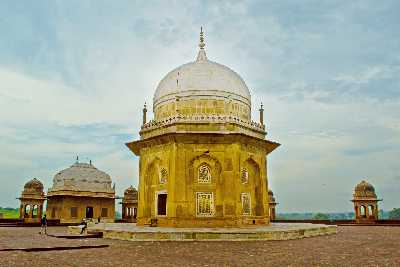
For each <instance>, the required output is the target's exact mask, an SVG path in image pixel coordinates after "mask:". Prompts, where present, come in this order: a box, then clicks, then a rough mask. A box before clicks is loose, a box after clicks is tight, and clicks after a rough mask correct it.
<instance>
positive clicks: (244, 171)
mask: <svg viewBox="0 0 400 267" xmlns="http://www.w3.org/2000/svg"><path fill="white" fill-rule="evenodd" d="M240 180H241V181H242V184H247V183H248V182H249V172H248V171H247V169H245V168H243V169H242V171H241V172H240Z"/></svg>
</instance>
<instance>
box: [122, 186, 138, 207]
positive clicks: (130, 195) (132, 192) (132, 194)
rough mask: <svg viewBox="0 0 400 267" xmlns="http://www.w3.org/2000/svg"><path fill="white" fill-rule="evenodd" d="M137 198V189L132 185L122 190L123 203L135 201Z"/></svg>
mask: <svg viewBox="0 0 400 267" xmlns="http://www.w3.org/2000/svg"><path fill="white" fill-rule="evenodd" d="M137 200H138V191H137V190H136V188H134V187H133V186H130V187H128V188H127V189H125V191H124V199H123V202H125V203H136V202H137Z"/></svg>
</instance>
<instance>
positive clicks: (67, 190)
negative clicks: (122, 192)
mask: <svg viewBox="0 0 400 267" xmlns="http://www.w3.org/2000/svg"><path fill="white" fill-rule="evenodd" d="M46 213H47V216H48V218H49V219H59V220H60V222H61V223H77V222H81V221H82V219H84V218H86V219H95V220H98V219H99V218H100V220H101V221H104V222H113V221H114V213H115V189H114V187H112V186H111V177H110V176H109V175H108V174H107V173H105V172H103V171H100V170H98V169H97V168H96V167H95V166H93V164H92V162H90V163H80V162H78V160H77V161H76V162H75V163H74V164H73V165H72V166H71V167H69V168H67V169H65V170H62V171H60V172H58V173H57V174H56V175H55V176H54V179H53V186H52V187H51V188H49V190H48V193H47V210H46Z"/></svg>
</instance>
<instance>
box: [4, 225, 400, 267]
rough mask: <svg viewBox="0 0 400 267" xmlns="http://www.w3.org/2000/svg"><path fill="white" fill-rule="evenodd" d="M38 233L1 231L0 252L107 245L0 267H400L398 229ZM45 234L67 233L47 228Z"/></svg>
mask: <svg viewBox="0 0 400 267" xmlns="http://www.w3.org/2000/svg"><path fill="white" fill-rule="evenodd" d="M38 231H39V228H23V227H3V228H0V249H6V248H28V247H52V246H82V245H109V247H106V248H92V249H80V250H63V251H43V252H24V251H0V266H24V267H27V266H43V267H44V266H60V267H61V266H181V267H183V266H400V227H383V226H379V227H376V226H358V227H357V226H343V227H339V228H338V234H336V235H329V236H319V237H313V238H306V239H300V240H289V241H244V242H239V241H234V242H222V241H215V242H172V241H171V242H170V241H166V242H165V241H164V242H129V241H120V240H108V239H60V238H55V237H45V236H40V235H39V234H38ZM49 232H50V234H52V233H53V234H56V233H59V234H61V233H66V232H67V229H66V228H64V227H50V228H49Z"/></svg>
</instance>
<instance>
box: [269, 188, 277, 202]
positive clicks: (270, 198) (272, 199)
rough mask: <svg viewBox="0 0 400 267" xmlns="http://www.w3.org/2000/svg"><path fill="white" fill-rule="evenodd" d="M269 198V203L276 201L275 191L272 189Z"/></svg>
mask: <svg viewBox="0 0 400 267" xmlns="http://www.w3.org/2000/svg"><path fill="white" fill-rule="evenodd" d="M268 200H269V203H275V197H274V193H273V192H272V191H271V190H268Z"/></svg>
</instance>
